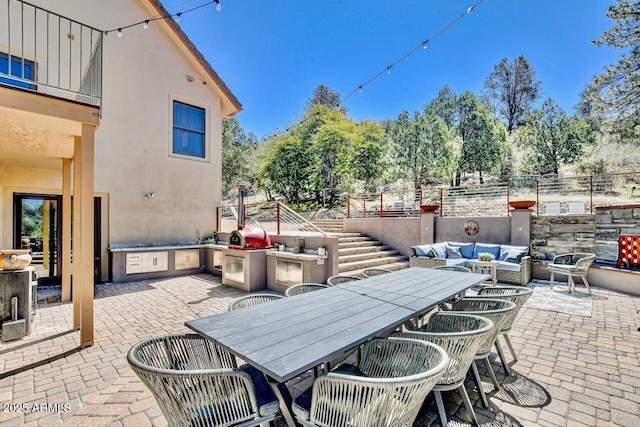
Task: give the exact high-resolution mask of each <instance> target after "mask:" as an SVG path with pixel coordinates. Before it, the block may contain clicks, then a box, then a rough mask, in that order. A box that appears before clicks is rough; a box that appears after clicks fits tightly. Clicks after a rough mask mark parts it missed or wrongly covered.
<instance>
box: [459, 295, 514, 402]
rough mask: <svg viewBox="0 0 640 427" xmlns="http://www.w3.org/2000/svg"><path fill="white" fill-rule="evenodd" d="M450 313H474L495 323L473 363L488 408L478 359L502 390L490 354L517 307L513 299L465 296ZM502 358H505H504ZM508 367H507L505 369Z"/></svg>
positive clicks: (478, 384) (481, 394) (494, 383)
mask: <svg viewBox="0 0 640 427" xmlns="http://www.w3.org/2000/svg"><path fill="white" fill-rule="evenodd" d="M450 313H464V314H472V315H474V316H482V317H484V318H486V319H489V320H491V321H492V322H493V324H494V328H493V330H492V331H491V333H490V334H488V335H487V337H486V339H485V341H484V342H483V343H482V345H481V346H480V348H479V349H478V351H477V352H476V355H475V357H474V360H473V363H472V364H471V370H472V372H473V377H474V379H475V381H476V385H477V386H478V393H479V394H480V398H481V399H482V403H483V405H484V406H485V408H486V407H488V406H489V402H488V401H487V396H486V394H485V392H484V388H483V387H482V379H481V378H480V372H479V371H478V366H477V365H476V360H482V361H483V363H484V366H485V368H486V370H487V375H489V378H491V381H492V382H493V385H494V386H495V387H496V389H498V390H500V383H499V382H498V379H497V378H496V375H495V373H494V372H493V368H492V367H491V363H490V362H489V354H491V347H493V345H494V343H496V342H497V339H498V335H499V334H500V331H501V330H502V329H503V328H504V327H505V326H506V324H507V323H508V322H509V321H510V320H511V319H512V318H513V317H515V314H517V307H516V305H515V304H514V303H512V302H511V301H504V300H498V299H489V298H464V299H462V300H460V301H458V302H456V303H455V304H453V307H452V311H450ZM501 351H502V349H500V351H499V352H498V354H501ZM502 360H504V358H503V359H502ZM503 363H504V362H503ZM506 369H507V368H506V367H505V370H506ZM507 372H509V371H507Z"/></svg>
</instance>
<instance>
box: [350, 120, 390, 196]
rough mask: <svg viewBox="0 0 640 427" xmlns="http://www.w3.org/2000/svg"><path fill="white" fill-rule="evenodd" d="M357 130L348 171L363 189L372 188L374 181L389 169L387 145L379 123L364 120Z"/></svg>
mask: <svg viewBox="0 0 640 427" xmlns="http://www.w3.org/2000/svg"><path fill="white" fill-rule="evenodd" d="M357 130H358V133H357V135H356V138H355V139H354V147H353V152H352V154H351V159H350V165H351V167H350V171H351V174H352V176H353V177H354V178H355V179H359V180H362V181H364V183H365V187H367V188H372V187H373V186H374V183H375V181H376V180H379V179H380V178H381V177H382V176H383V175H384V173H385V171H386V170H387V169H388V168H389V162H388V160H387V152H388V151H389V143H388V140H387V138H386V135H385V132H384V129H383V125H382V124H381V123H374V122H370V121H367V120H365V121H363V122H362V123H360V124H359V125H358V128H357Z"/></svg>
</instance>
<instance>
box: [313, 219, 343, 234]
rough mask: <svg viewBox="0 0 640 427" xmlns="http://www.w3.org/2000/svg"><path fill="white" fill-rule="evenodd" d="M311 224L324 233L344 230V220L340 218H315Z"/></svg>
mask: <svg viewBox="0 0 640 427" xmlns="http://www.w3.org/2000/svg"><path fill="white" fill-rule="evenodd" d="M313 225H315V226H316V227H318V228H319V229H320V230H322V231H324V232H326V233H336V232H338V233H339V232H341V231H343V230H344V220H342V219H317V220H315V221H313Z"/></svg>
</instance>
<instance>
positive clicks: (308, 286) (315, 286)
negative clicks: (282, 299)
mask: <svg viewBox="0 0 640 427" xmlns="http://www.w3.org/2000/svg"><path fill="white" fill-rule="evenodd" d="M329 287H330V286H328V285H323V284H322V283H300V284H299V285H293V286H290V287H288V288H287V290H286V291H285V292H284V296H286V297H292V296H294V295H300V294H306V293H307V292H313V291H319V290H320V289H325V288H329Z"/></svg>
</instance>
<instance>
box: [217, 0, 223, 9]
mask: <svg viewBox="0 0 640 427" xmlns="http://www.w3.org/2000/svg"><path fill="white" fill-rule="evenodd" d="M216 10H217V11H218V12H220V11H221V10H222V5H221V4H220V0H217V1H216Z"/></svg>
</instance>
